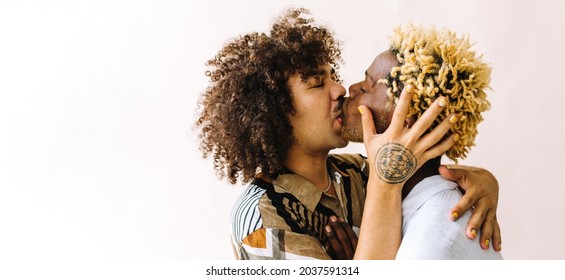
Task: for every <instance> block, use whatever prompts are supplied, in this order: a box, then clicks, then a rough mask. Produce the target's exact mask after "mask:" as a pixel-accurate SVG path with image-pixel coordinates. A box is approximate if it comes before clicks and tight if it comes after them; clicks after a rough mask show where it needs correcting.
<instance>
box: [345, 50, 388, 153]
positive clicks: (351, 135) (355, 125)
mask: <svg viewBox="0 0 565 280" xmlns="http://www.w3.org/2000/svg"><path fill="white" fill-rule="evenodd" d="M397 65H398V60H397V59H396V57H395V56H394V55H393V54H392V53H391V52H390V51H384V52H382V53H381V54H379V55H378V56H377V57H376V58H375V59H374V60H373V63H372V64H371V66H369V68H368V69H367V71H365V80H363V81H361V82H358V83H356V84H353V85H351V86H350V87H349V98H346V101H345V104H344V105H343V115H344V117H343V128H342V135H343V137H344V138H345V139H346V140H348V141H354V142H363V128H362V125H361V114H359V111H358V110H357V107H359V105H365V106H367V107H369V109H370V110H371V112H372V114H373V120H374V121H375V128H376V130H377V133H383V132H384V131H385V130H386V129H387V128H388V126H389V124H390V121H391V119H392V113H393V111H394V104H393V100H392V99H390V98H389V97H388V95H387V86H386V85H385V84H384V83H382V82H380V83H379V82H377V81H378V80H379V79H384V78H386V76H387V75H388V74H390V71H391V70H392V68H393V67H395V66H397Z"/></svg>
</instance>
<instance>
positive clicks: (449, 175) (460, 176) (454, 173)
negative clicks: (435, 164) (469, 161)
mask: <svg viewBox="0 0 565 280" xmlns="http://www.w3.org/2000/svg"><path fill="white" fill-rule="evenodd" d="M439 174H440V175H441V176H442V177H443V178H445V179H447V180H449V181H453V182H456V183H458V184H459V182H462V181H464V179H465V172H464V171H463V170H461V169H450V168H448V167H447V166H445V165H442V166H440V167H439ZM463 185H465V184H463ZM459 186H461V187H462V188H463V189H464V190H467V186H462V184H459Z"/></svg>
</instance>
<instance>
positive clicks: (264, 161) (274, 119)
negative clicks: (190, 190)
mask: <svg viewBox="0 0 565 280" xmlns="http://www.w3.org/2000/svg"><path fill="white" fill-rule="evenodd" d="M308 14H309V11H308V10H306V9H291V10H287V11H286V12H285V13H284V14H283V15H282V16H280V17H279V18H278V19H277V20H276V21H275V23H274V24H273V25H272V28H271V30H270V34H265V33H256V32H254V33H250V34H247V35H242V36H240V37H238V38H236V39H233V40H232V41H230V42H228V43H226V45H225V46H224V47H223V48H222V49H221V50H220V51H219V52H218V53H217V55H216V56H215V57H214V58H212V59H210V60H209V61H208V63H207V65H208V66H209V67H210V70H209V71H207V72H206V75H207V76H208V77H209V78H210V85H209V86H208V88H207V89H206V91H205V92H204V93H203V95H202V96H201V99H200V101H199V109H198V111H200V112H197V113H198V114H199V118H198V120H197V121H196V127H198V128H199V129H200V134H199V139H200V141H201V143H200V150H201V151H202V153H203V156H204V158H207V157H208V156H210V155H212V157H213V160H214V169H215V171H216V174H217V175H218V176H219V177H220V178H221V179H222V178H226V177H227V180H228V181H229V182H230V183H232V184H235V183H236V182H237V181H238V180H240V181H241V182H242V183H247V182H250V181H251V180H253V178H255V177H256V175H257V174H258V173H263V174H265V175H268V176H273V175H276V174H277V173H278V172H280V171H281V169H282V168H283V164H284V161H285V157H286V154H287V152H288V149H289V148H290V146H291V145H292V143H293V141H294V140H293V137H292V126H291V125H290V122H289V119H288V117H289V116H290V115H291V114H294V113H295V111H294V108H293V106H292V98H291V93H290V89H289V86H288V79H289V77H290V76H292V75H294V74H299V75H300V77H301V78H302V79H303V80H305V79H307V78H309V77H311V76H314V75H315V74H316V73H315V71H314V70H316V69H318V68H319V67H320V66H322V65H328V64H329V65H331V66H332V67H333V68H334V69H336V71H337V69H339V64H340V63H341V62H342V61H341V50H340V42H338V41H337V40H336V39H334V37H333V33H332V32H331V31H329V30H328V29H326V28H324V27H321V26H316V25H314V21H313V20H312V19H311V18H308V17H307V15H308ZM335 78H336V79H337V80H339V76H338V75H337V74H336V76H335Z"/></svg>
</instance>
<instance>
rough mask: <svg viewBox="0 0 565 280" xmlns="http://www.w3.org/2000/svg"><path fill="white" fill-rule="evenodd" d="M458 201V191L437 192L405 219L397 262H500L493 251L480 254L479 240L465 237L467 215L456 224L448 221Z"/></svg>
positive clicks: (481, 251) (499, 256)
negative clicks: (398, 260) (412, 260)
mask: <svg viewBox="0 0 565 280" xmlns="http://www.w3.org/2000/svg"><path fill="white" fill-rule="evenodd" d="M460 198H461V193H460V192H459V191H458V190H457V189H448V190H443V191H440V192H438V193H436V194H435V195H433V196H432V197H430V198H429V199H428V200H427V201H426V202H425V203H424V204H423V205H422V206H421V207H420V208H419V209H418V211H416V212H414V213H413V214H412V216H410V217H408V219H406V220H405V221H404V222H403V223H404V225H403V228H402V234H403V237H402V243H401V245H400V248H399V250H398V253H397V256H396V259H442V260H452V259H501V258H502V256H501V255H500V253H497V252H495V251H494V250H493V249H492V248H489V249H488V250H483V249H482V248H481V247H480V245H479V238H476V239H475V240H470V239H468V238H467V236H466V235H465V229H466V227H467V222H468V221H469V218H470V217H471V213H470V211H467V213H465V214H464V215H462V216H461V217H460V218H459V219H458V220H457V221H456V222H454V221H452V220H451V219H449V214H450V210H451V208H452V207H453V206H454V205H455V204H456V203H457V202H458V201H459V199H460Z"/></svg>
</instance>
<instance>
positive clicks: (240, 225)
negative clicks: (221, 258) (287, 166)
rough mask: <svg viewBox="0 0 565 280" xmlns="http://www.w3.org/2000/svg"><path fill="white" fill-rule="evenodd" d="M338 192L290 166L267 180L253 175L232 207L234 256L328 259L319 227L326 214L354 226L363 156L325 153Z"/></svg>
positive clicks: (359, 209) (361, 195)
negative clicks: (324, 189) (326, 190)
mask: <svg viewBox="0 0 565 280" xmlns="http://www.w3.org/2000/svg"><path fill="white" fill-rule="evenodd" d="M327 166H328V171H329V174H330V176H331V177H332V178H331V180H332V182H333V184H334V186H335V188H336V193H337V197H333V196H329V195H326V194H325V193H323V192H322V191H321V190H320V189H319V188H317V187H316V186H315V185H313V184H312V183H310V182H309V181H308V180H306V179H305V178H303V177H301V176H299V175H297V174H294V173H292V172H290V171H288V173H283V174H280V175H279V176H277V177H276V178H275V179H274V180H273V181H272V183H268V182H266V181H264V180H261V179H256V180H254V181H253V182H252V183H251V184H250V185H249V186H248V187H247V188H246V189H245V191H244V192H243V193H242V194H241V196H240V197H239V199H238V200H237V201H236V203H235V205H234V208H233V211H232V220H231V224H232V242H233V245H234V247H235V249H236V254H237V255H238V258H239V259H259V260H267V259H331V258H330V256H329V255H328V253H327V252H326V249H325V244H326V237H325V234H324V232H323V229H324V226H325V225H326V224H328V219H329V217H330V216H331V215H335V216H337V217H341V218H343V219H345V220H346V221H347V222H348V223H349V225H350V226H351V227H352V228H353V229H354V230H357V231H358V229H359V226H360V225H361V218H362V213H363V207H364V203H365V187H366V184H367V180H368V170H367V168H366V167H368V166H367V164H366V162H365V158H364V157H363V156H362V155H347V154H342V155H329V156H328V160H327Z"/></svg>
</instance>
